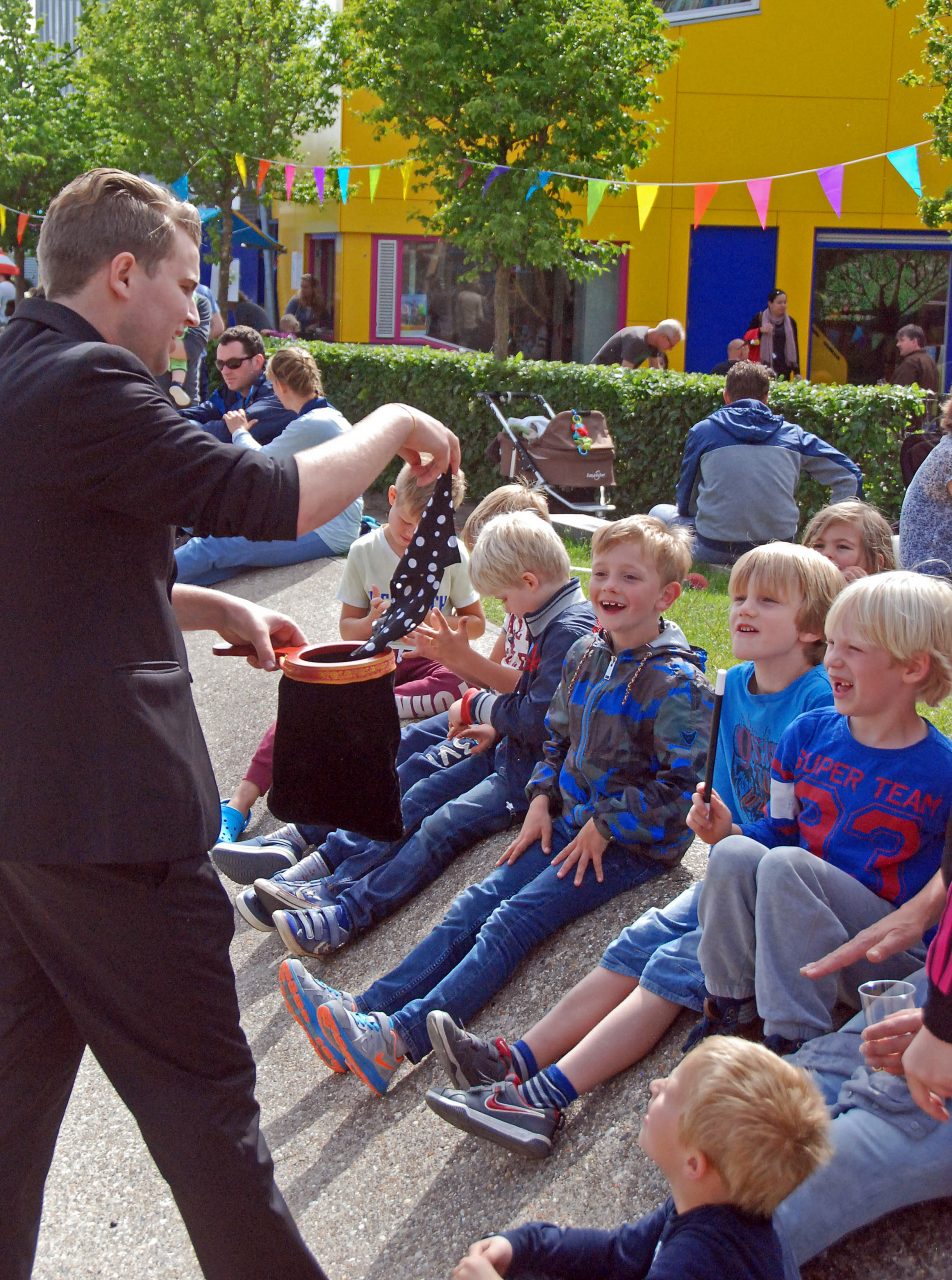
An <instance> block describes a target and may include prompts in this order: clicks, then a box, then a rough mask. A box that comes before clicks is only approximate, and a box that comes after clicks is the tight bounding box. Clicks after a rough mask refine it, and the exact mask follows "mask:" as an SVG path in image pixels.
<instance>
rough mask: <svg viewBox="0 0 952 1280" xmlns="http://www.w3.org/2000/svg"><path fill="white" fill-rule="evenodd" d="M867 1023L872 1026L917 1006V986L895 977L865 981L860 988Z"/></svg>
mask: <svg viewBox="0 0 952 1280" xmlns="http://www.w3.org/2000/svg"><path fill="white" fill-rule="evenodd" d="M859 998H860V1000H861V1001H862V1005H863V1012H864V1013H865V1015H866V1025H867V1027H871V1026H872V1025H873V1024H874V1023H876V1022H882V1020H883V1019H884V1018H888V1017H889V1015H890V1014H892V1013H899V1012H900V1011H901V1010H902V1009H914V1008H915V1007H916V988H915V987H914V986H913V984H912V983H911V982H901V981H898V980H897V979H894V978H876V979H874V981H872V982H864V983H863V984H862V986H861V987H860V988H859Z"/></svg>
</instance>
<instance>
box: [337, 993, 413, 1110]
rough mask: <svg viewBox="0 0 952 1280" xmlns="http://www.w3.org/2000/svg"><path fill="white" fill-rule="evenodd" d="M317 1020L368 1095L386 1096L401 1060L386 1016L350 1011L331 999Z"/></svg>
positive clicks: (383, 1014)
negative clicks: (365, 1087)
mask: <svg viewBox="0 0 952 1280" xmlns="http://www.w3.org/2000/svg"><path fill="white" fill-rule="evenodd" d="M317 1021H318V1024H319V1026H320V1028H321V1031H322V1033H323V1035H324V1036H325V1037H326V1038H327V1039H328V1040H330V1041H331V1042H332V1043H333V1044H334V1046H335V1047H336V1048H337V1049H338V1050H339V1052H340V1053H341V1055H342V1056H343V1058H344V1061H345V1062H346V1063H347V1066H348V1067H349V1068H350V1070H351V1071H353V1073H354V1075H355V1076H359V1077H360V1079H361V1080H363V1082H364V1084H365V1085H366V1086H367V1088H368V1089H369V1090H370V1091H371V1093H376V1094H383V1093H386V1092H387V1088H388V1086H389V1084H390V1079H391V1077H392V1075H393V1073H394V1072H395V1071H396V1069H397V1067H399V1065H400V1063H401V1062H402V1061H403V1057H402V1055H401V1054H398V1053H397V1045H396V1039H397V1037H396V1033H395V1032H394V1030H393V1026H392V1025H391V1022H390V1019H389V1018H388V1016H387V1015H386V1014H385V1013H356V1012H352V1011H351V1010H349V1009H346V1008H345V1007H344V1006H343V1005H342V1004H341V1003H339V1001H336V1000H332V1001H330V1002H329V1003H327V1004H322V1005H321V1007H320V1008H319V1009H318V1011H317Z"/></svg>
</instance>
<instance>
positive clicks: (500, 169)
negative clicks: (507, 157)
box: [483, 164, 510, 195]
mask: <svg viewBox="0 0 952 1280" xmlns="http://www.w3.org/2000/svg"><path fill="white" fill-rule="evenodd" d="M509 168H510V166H509V165H508V164H497V165H496V166H495V167H494V168H493V169H492V171H491V172H490V174H489V177H488V178H487V179H486V181H485V182H484V183H483V195H485V194H486V192H487V191H488V190H489V188H490V187H491V186H492V185H493V183H494V182H495V181H496V179H497V178H501V177H502V175H503V174H504V173H508V172H509Z"/></svg>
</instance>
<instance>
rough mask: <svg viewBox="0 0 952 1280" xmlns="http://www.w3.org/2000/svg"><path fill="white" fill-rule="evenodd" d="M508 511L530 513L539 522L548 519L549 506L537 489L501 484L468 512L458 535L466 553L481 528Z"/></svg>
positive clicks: (473, 544)
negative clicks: (468, 514)
mask: <svg viewBox="0 0 952 1280" xmlns="http://www.w3.org/2000/svg"><path fill="white" fill-rule="evenodd" d="M508 511H531V512H534V513H535V515H537V516H538V517H539V518H540V519H541V520H545V521H548V519H549V504H548V503H547V502H546V500H545V494H542V493H540V492H539V491H538V489H530V488H529V487H528V485H524V484H503V485H500V486H499V488H498V489H493V491H492V493H487V494H486V497H485V498H483V500H482V502H481V503H479V505H478V506H477V507H476V508H475V509H474V510H473V511H471V512H470V516H469V519H468V520H467V521H466V523H465V524H464V525H463V531H462V533H461V534H460V535H459V536H460V537H461V538H462V540H463V546H464V547H465V548H466V550H467V551H472V549H473V547H475V545H476V539H477V538H478V537H479V535H480V533H481V532H482V530H483V528H484V527H485V526H486V525H487V524H489V522H490V520H492V519H493V517H494V516H501V515H505V514H506V512H508Z"/></svg>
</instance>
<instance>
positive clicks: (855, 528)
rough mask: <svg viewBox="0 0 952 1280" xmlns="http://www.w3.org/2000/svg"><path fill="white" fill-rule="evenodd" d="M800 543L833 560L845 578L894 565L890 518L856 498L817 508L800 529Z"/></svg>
mask: <svg viewBox="0 0 952 1280" xmlns="http://www.w3.org/2000/svg"><path fill="white" fill-rule="evenodd" d="M803 545H804V546H805V547H812V548H813V550H814V551H819V553H820V555H821V556H826V558H827V560H832V561H833V563H834V564H835V565H836V567H837V569H839V571H840V573H842V575H843V578H844V580H845V581H846V582H855V581H856V579H857V578H865V577H866V575H867V574H870V573H883V572H885V571H886V570H889V569H895V567H896V557H895V555H894V553H893V540H892V529H891V528H890V527H889V521H888V520H887V519H886V517H885V516H884V515H882V514H881V513H880V512H879V511H877V510H876V508H875V507H871V506H870V505H869V503H868V502H860V500H859V499H858V498H849V499H848V500H847V501H846V502H834V503H832V504H831V505H830V506H828V507H824V508H823V509H822V510H821V511H818V512H817V513H816V515H815V516H814V517H813V519H812V520H811V521H810V523H809V524H808V525H807V527H806V529H804V531H803Z"/></svg>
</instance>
